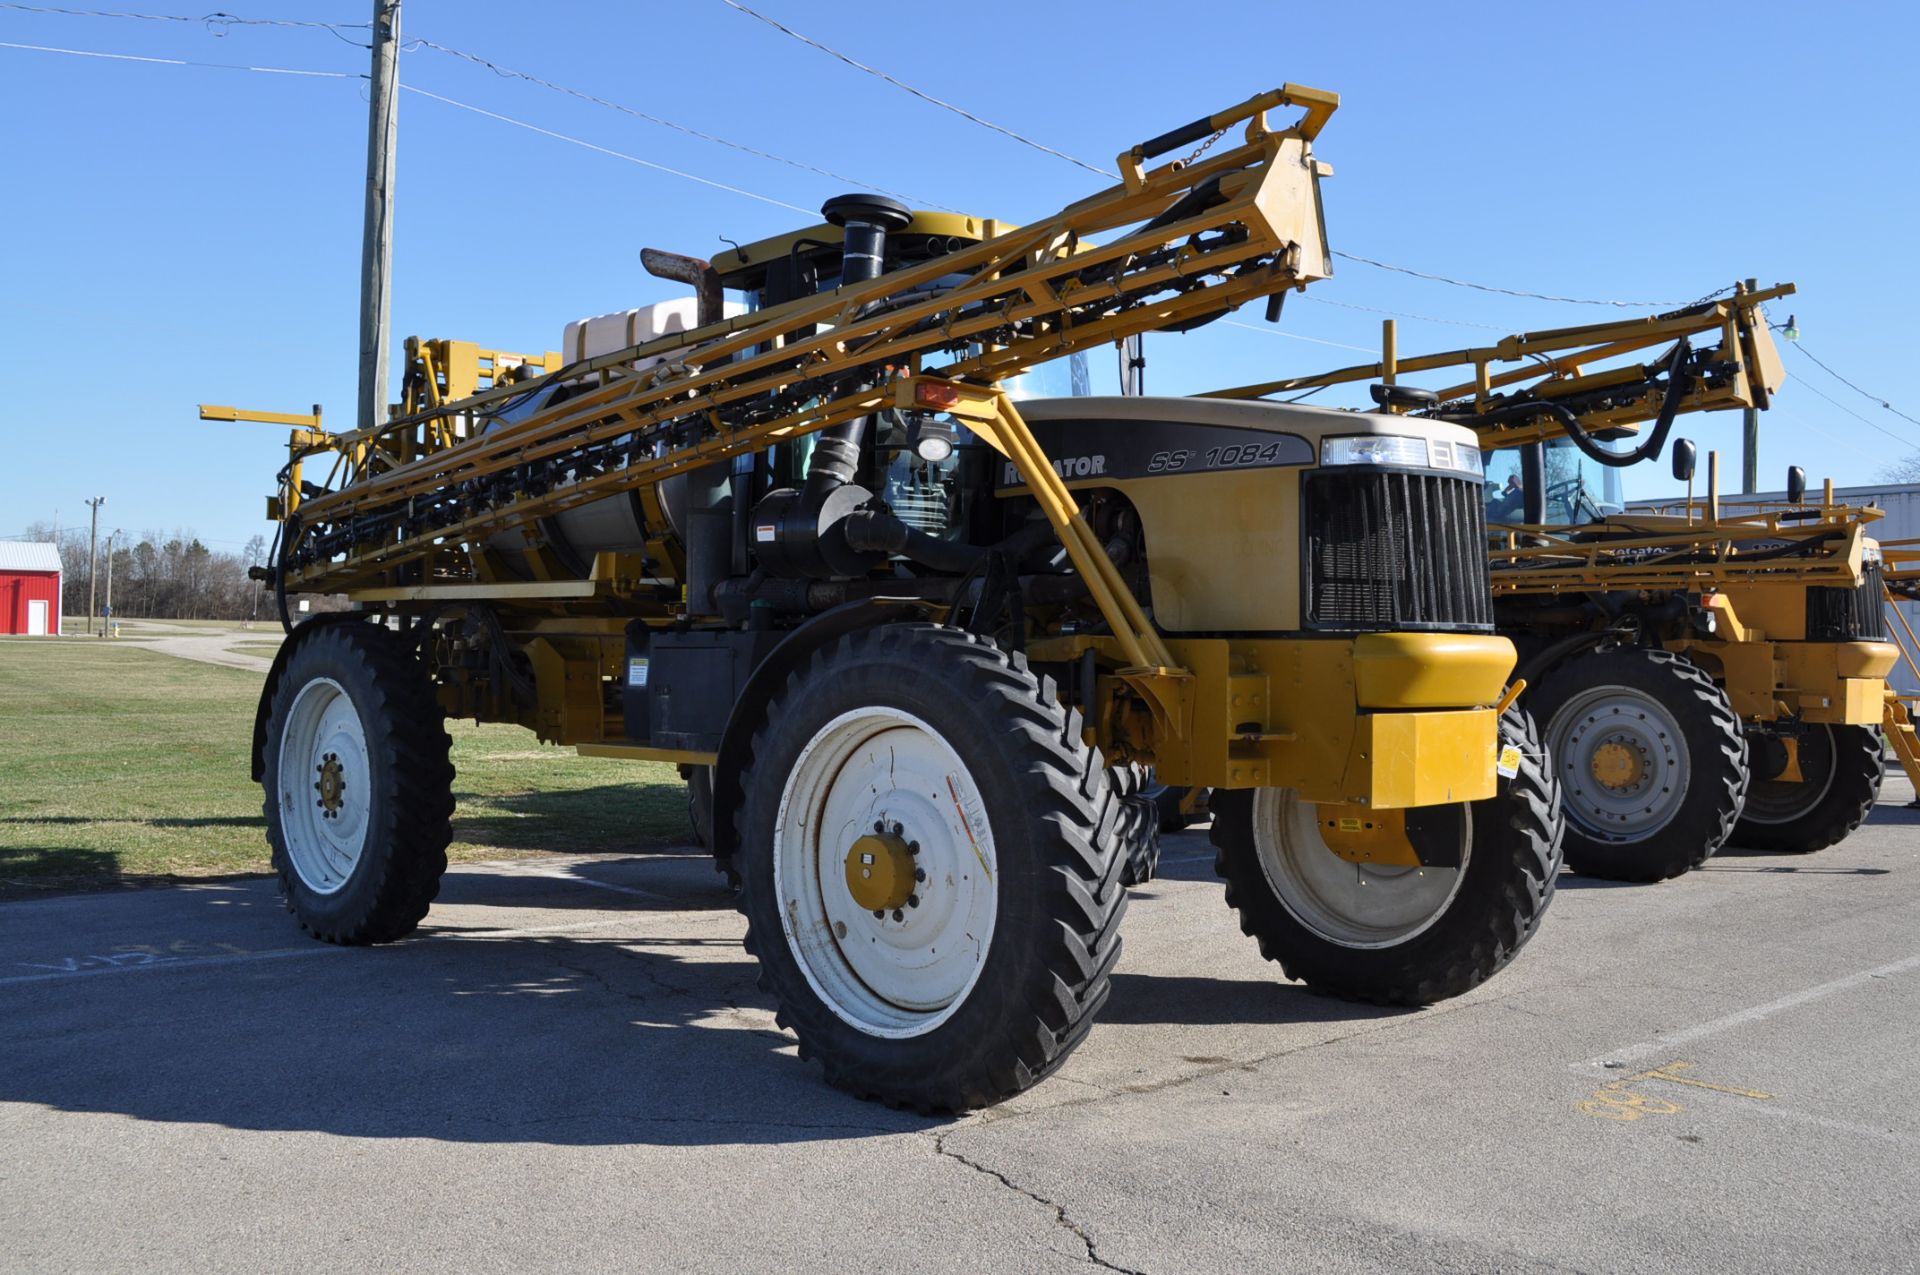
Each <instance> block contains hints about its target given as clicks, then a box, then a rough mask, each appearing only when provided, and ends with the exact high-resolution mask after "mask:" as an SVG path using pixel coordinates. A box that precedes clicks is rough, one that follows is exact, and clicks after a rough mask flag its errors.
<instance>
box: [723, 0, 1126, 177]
mask: <svg viewBox="0 0 1920 1275" xmlns="http://www.w3.org/2000/svg"><path fill="white" fill-rule="evenodd" d="M720 3H722V4H724V5H726V6H727V7H728V8H730V9H738V10H739V11H740V12H741V13H744V14H746V15H747V16H748V17H750V18H758V19H759V20H760V21H762V22H764V23H766V24H767V25H768V26H770V27H772V28H773V29H774V30H776V31H778V32H780V33H781V34H782V35H786V36H790V37H791V38H793V39H795V40H798V41H800V43H802V44H805V45H808V46H810V47H812V48H815V49H818V50H820V52H822V53H825V54H826V55H828V56H829V57H832V58H837V59H838V60H840V61H842V62H844V63H846V64H847V65H848V66H850V67H852V68H853V69H854V70H856V71H864V72H866V73H867V74H868V75H871V76H874V77H876V78H878V79H882V80H885V81H886V82H887V83H889V84H891V85H893V86H894V87H895V88H897V89H901V90H903V91H905V92H907V93H911V94H912V95H913V96H915V97H917V98H919V99H920V100H921V101H923V102H929V103H931V104H933V105H934V106H937V107H939V108H940V109H941V110H943V111H952V112H953V113H954V114H955V115H958V116H959V117H960V118H961V119H963V120H967V121H968V122H970V123H973V124H978V125H979V126H980V127H981V128H987V129H992V130H993V131H994V132H996V133H999V134H1001V135H1002V136H1003V137H1011V138H1012V139H1013V140H1014V141H1016V142H1019V143H1020V144H1021V145H1022V146H1031V147H1032V148H1033V149H1034V150H1037V151H1041V152H1044V153H1045V154H1048V155H1051V156H1053V157H1054V158H1055V159H1064V160H1066V161H1067V162H1068V163H1069V164H1077V165H1079V166H1080V167H1081V168H1084V169H1086V170H1087V171H1088V172H1090V173H1098V174H1099V175H1100V176H1102V177H1108V178H1118V177H1119V176H1120V174H1118V173H1115V172H1112V171H1110V170H1108V169H1105V168H1101V167H1099V166H1098V165H1096V164H1089V163H1088V162H1087V161H1086V160H1084V159H1076V158H1074V157H1073V156H1072V155H1069V154H1067V153H1066V152H1065V151H1057V150H1055V149H1054V148H1053V147H1051V146H1048V145H1046V144H1044V143H1041V142H1036V141H1034V140H1033V139H1032V138H1031V137H1026V136H1024V135H1022V134H1020V133H1016V132H1014V131H1013V130H1012V129H1010V128H1007V127H1005V126H1003V125H1000V124H995V123H994V122H993V121H992V120H986V119H982V118H980V117H979V116H978V115H975V114H974V113H973V112H972V111H969V110H967V109H965V108H964V107H959V106H955V105H954V104H953V103H952V102H949V101H946V100H944V99H942V98H938V97H935V96H934V95H933V94H931V93H927V92H923V91H922V90H920V89H917V88H915V87H913V85H911V84H908V83H907V82H906V81H904V80H898V79H895V78H894V77H893V76H891V75H888V74H887V73H886V72H885V71H882V70H880V69H879V68H877V67H871V66H868V65H867V64H866V63H865V62H861V61H857V60H856V59H854V58H851V57H848V56H847V55H846V54H844V53H842V52H840V50H838V49H835V48H831V47H829V46H828V45H825V44H822V43H820V41H818V40H816V39H814V38H813V37H811V36H805V35H801V34H800V33H799V32H798V31H795V30H794V29H793V28H792V27H790V26H787V25H786V24H784V23H782V22H778V21H776V20H775V19H773V18H770V17H768V16H767V15H766V14H764V13H762V12H760V11H759V10H758V9H749V8H748V7H747V6H746V5H744V4H741V3H740V0H720Z"/></svg>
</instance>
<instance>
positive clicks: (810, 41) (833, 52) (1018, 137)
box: [720, 0, 1732, 326]
mask: <svg viewBox="0 0 1920 1275" xmlns="http://www.w3.org/2000/svg"><path fill="white" fill-rule="evenodd" d="M720 2H721V3H722V4H724V5H726V6H727V7H728V8H730V9H737V10H739V11H740V12H741V13H744V14H746V15H747V16H748V17H752V18H758V19H759V20H760V21H762V22H764V23H766V24H767V25H768V26H770V27H772V28H774V29H775V30H776V31H779V32H780V33H781V34H783V35H787V36H790V37H792V38H793V39H795V40H798V41H800V42H801V43H802V44H805V45H809V46H811V47H812V48H815V49H818V50H820V52H822V53H825V54H827V55H828V56H829V57H832V58H835V59H837V60H839V61H841V62H844V63H846V64H847V65H848V66H850V67H853V68H854V69H855V70H857V71H864V72H865V73H866V74H868V75H871V76H875V77H877V78H879V79H882V80H885V81H886V82H887V83H889V84H891V85H893V86H894V87H895V88H897V89H901V90H903V91H904V92H907V93H911V94H912V95H913V96H915V97H917V98H919V99H920V100H921V101H923V102H930V103H932V104H933V105H934V106H937V107H939V108H940V109H942V110H945V111H951V112H953V113H954V114H955V115H958V116H959V117H960V118H962V119H964V120H967V121H968V122H970V123H974V124H978V125H979V126H980V127H982V128H987V129H992V130H993V131H994V132H996V133H1000V134H1002V135H1003V136H1006V137H1010V138H1012V139H1013V140H1014V141H1016V142H1019V143H1020V144H1021V145H1023V146H1031V147H1032V148H1033V149H1035V150H1037V151H1043V152H1045V153H1046V154H1048V155H1052V156H1053V157H1055V158H1056V159H1064V160H1066V161H1067V162H1068V163H1069V164H1076V165H1078V166H1079V167H1081V168H1084V169H1086V170H1087V171H1088V172H1090V173H1097V174H1099V175H1100V176H1102V177H1108V178H1115V177H1118V176H1119V174H1118V173H1115V172H1113V171H1111V170H1110V169H1105V168H1101V167H1100V166H1099V165H1097V164H1090V163H1088V162H1087V161H1086V160H1084V159H1079V158H1077V157H1075V156H1072V155H1069V154H1067V153H1066V152H1065V151H1058V150H1055V149H1054V148H1053V147H1051V146H1047V145H1044V144H1042V143H1040V142H1036V141H1034V140H1033V139H1032V138H1031V137H1027V136H1025V135H1023V134H1020V133H1016V132H1014V131H1013V130H1012V129H1010V128H1006V127H1004V126H1002V125H999V124H995V123H994V122H993V121H991V120H986V119H982V118H980V117H979V116H978V115H975V114H974V113H973V112H971V111H968V110H966V109H964V108H962V107H958V106H955V105H954V104H953V103H952V102H949V101H946V100H944V99H942V98H938V97H935V96H934V95H933V94H931V93H928V92H926V91H924V90H922V89H917V88H915V87H914V86H913V85H911V84H908V83H907V82H906V81H904V80H901V79H898V78H896V77H894V76H891V75H888V74H887V73H886V72H885V71H882V70H880V69H878V68H877V67H871V66H868V65H867V64H866V63H865V62H862V61H860V60H859V59H857V58H854V57H852V56H851V55H849V54H846V53H842V52H841V51H840V50H838V49H836V48H833V47H832V46H830V45H826V44H822V43H821V42H820V41H818V40H816V39H814V38H813V37H811V36H807V35H802V34H801V33H800V32H798V31H795V30H794V29H793V28H792V27H789V26H787V25H785V24H784V23H782V22H779V21H777V20H775V19H773V18H770V17H768V16H767V15H766V14H764V13H761V12H760V11H759V10H758V9H752V8H749V7H747V6H746V5H744V4H741V3H740V0H720ZM1333 255H1334V256H1336V257H1341V258H1344V259H1346V260H1348V261H1357V262H1359V263H1360V264H1362V265H1367V266H1373V267H1374V268H1376V269H1379V270H1392V271H1394V272H1396V273H1399V274H1405V275H1412V276H1413V277H1414V278H1416V279H1427V280H1430V281H1432V282H1434V283H1445V284H1451V285H1452V286H1453V287H1456V288H1472V289H1474V290H1475V291H1478V292H1494V293H1499V294H1500V295H1502V296H1509V297H1526V298H1528V299H1530V300H1535V301H1557V302H1560V303H1562V304H1565V305H1603V306H1617V307H1620V308H1623V309H1633V310H1639V309H1677V308H1679V307H1681V306H1687V305H1699V304H1700V303H1701V302H1703V301H1710V300H1712V299H1713V298H1714V297H1717V296H1719V295H1720V294H1721V293H1723V292H1729V291H1731V290H1732V289H1731V288H1720V289H1718V290H1717V291H1714V292H1710V293H1708V294H1707V295H1706V296H1704V297H1701V298H1700V299H1699V300H1697V301H1616V300H1600V299H1595V298H1592V297H1563V296H1556V295H1554V294H1552V293H1547V292H1528V291H1526V290H1525V289H1521V288H1502V287H1498V286H1496V285H1494V284H1489V283H1475V282H1473V281H1472V280H1470V279H1455V278H1453V277H1451V276H1449V275H1442V274H1432V273H1429V272H1428V271H1425V270H1415V269H1413V268H1412V267H1411V266H1398V265H1394V264H1393V263H1392V262H1390V261H1378V260H1375V259H1374V258H1372V257H1363V256H1361V255H1359V254H1358V253H1352V252H1340V251H1337V250H1336V251H1335V252H1334V254H1333ZM1434 321H1435V322H1440V323H1444V322H1448V320H1445V319H1438V320H1434ZM1470 326H1480V325H1470Z"/></svg>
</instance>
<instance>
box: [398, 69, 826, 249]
mask: <svg viewBox="0 0 1920 1275" xmlns="http://www.w3.org/2000/svg"><path fill="white" fill-rule="evenodd" d="M400 88H401V89H402V90H403V91H405V92H408V93H417V94H418V95H420V96H421V97H426V98H432V99H433V100H434V101H436V102H444V103H446V104H447V105H448V106H455V107H458V108H460V109H461V110H463V111H472V112H473V113H474V114H475V115H484V116H486V117H487V118H488V119H490V120H499V121H500V122H501V123H502V124H511V125H513V126H514V127H515V128H524V129H526V130H527V131H528V132H530V133H538V134H540V135H541V136H542V137H551V138H554V139H555V140H557V141H562V142H571V143H572V144H573V145H575V146H583V147H585V148H586V149H588V150H590V151H598V152H600V153H601V154H602V155H611V156H613V157H614V158H615V159H624V160H626V161H627V162H628V163H629V164H638V165H640V166H641V167H642V168H651V169H653V170H655V171H656V172H662V173H671V174H672V175H673V176H675V177H684V178H685V179H686V180H688V181H690V182H699V183H700V184H701V185H702V186H711V187H713V188H714V189H715V190H724V191H726V192H727V193H729V194H733V195H743V196H745V197H746V198H748V199H757V200H759V201H760V202H761V203H763V204H772V205H773V206H774V207H776V208H790V209H792V210H793V211H794V212H797V213H803V214H805V215H806V216H808V217H812V216H814V215H815V214H816V212H817V210H816V209H812V208H802V207H801V206H800V205H799V204H790V203H788V202H787V201H786V200H784V199H775V198H773V197H772V196H770V195H757V194H755V193H754V192H753V191H750V190H743V189H741V188H740V187H738V186H729V185H727V184H726V183H725V182H717V181H714V180H713V179H712V178H709V177H701V176H698V175H696V174H694V173H689V172H686V171H685V170H683V169H679V168H669V167H667V165H665V164H656V163H654V162H653V161H652V160H650V159H641V158H640V157H639V156H638V155H629V154H627V153H626V152H625V151H617V150H613V149H611V148H609V147H606V146H598V145H595V144H594V143H592V142H589V141H584V140H582V139H580V138H578V137H571V136H568V135H567V134H565V133H556V132H554V131H553V130H552V129H550V128H541V127H540V126H539V125H538V124H529V123H527V122H526V121H525V120H517V119H515V118H513V116H511V115H502V114H500V113H499V112H497V111H489V110H486V109H484V108H482V107H478V106H474V105H472V104H471V103H467V102H456V101H455V100H454V99H452V98H450V97H442V96H441V95H440V94H438V93H430V92H428V91H427V90H426V89H423V88H416V87H414V86H413V85H411V84H402V85H401V86H400Z"/></svg>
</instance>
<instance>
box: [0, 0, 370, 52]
mask: <svg viewBox="0 0 1920 1275" xmlns="http://www.w3.org/2000/svg"><path fill="white" fill-rule="evenodd" d="M0 9H12V10H14V11H15V12H17V13H45V14H53V15H57V16H59V17H63V18H130V19H133V20H135V21H139V22H192V23H198V24H200V25H202V26H205V27H206V28H208V29H209V30H211V31H212V32H213V33H214V34H215V35H225V34H226V33H227V30H226V29H227V28H230V27H307V28H310V29H313V30H319V31H325V32H327V33H329V34H330V35H332V36H334V37H335V38H337V39H339V40H342V41H344V42H345V43H347V44H351V45H353V46H354V47H355V48H358V49H368V48H372V47H373V46H372V45H370V44H361V43H360V42H359V41H357V40H348V39H347V38H346V37H345V36H343V35H341V34H340V33H341V32H342V31H368V30H371V29H372V27H373V24H372V23H371V22H311V21H306V20H303V19H299V18H242V17H240V16H238V15H237V14H232V13H222V12H217V11H216V12H214V13H205V14H201V15H200V16H198V17H195V16H193V15H191V14H185V13H129V12H127V11H125V10H121V9H69V8H64V7H61V6H58V5H50V4H15V3H12V0H0Z"/></svg>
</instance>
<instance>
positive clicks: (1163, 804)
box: [1147, 784, 1207, 832]
mask: <svg viewBox="0 0 1920 1275" xmlns="http://www.w3.org/2000/svg"><path fill="white" fill-rule="evenodd" d="M1147 795H1148V796H1149V797H1152V798H1153V807H1154V812H1155V814H1156V815H1157V816H1158V817H1159V820H1160V831H1161V832H1184V831H1186V830H1187V829H1188V828H1190V827H1192V826H1193V825H1194V824H1196V823H1199V822H1200V821H1201V820H1203V819H1205V818H1206V817H1207V790H1206V789H1205V788H1202V789H1199V790H1198V795H1197V796H1195V790H1194V789H1192V788H1185V787H1178V786H1175V785H1171V784H1153V785H1151V786H1149V787H1148V789H1147ZM1189 797H1192V798H1193V800H1189Z"/></svg>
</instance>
